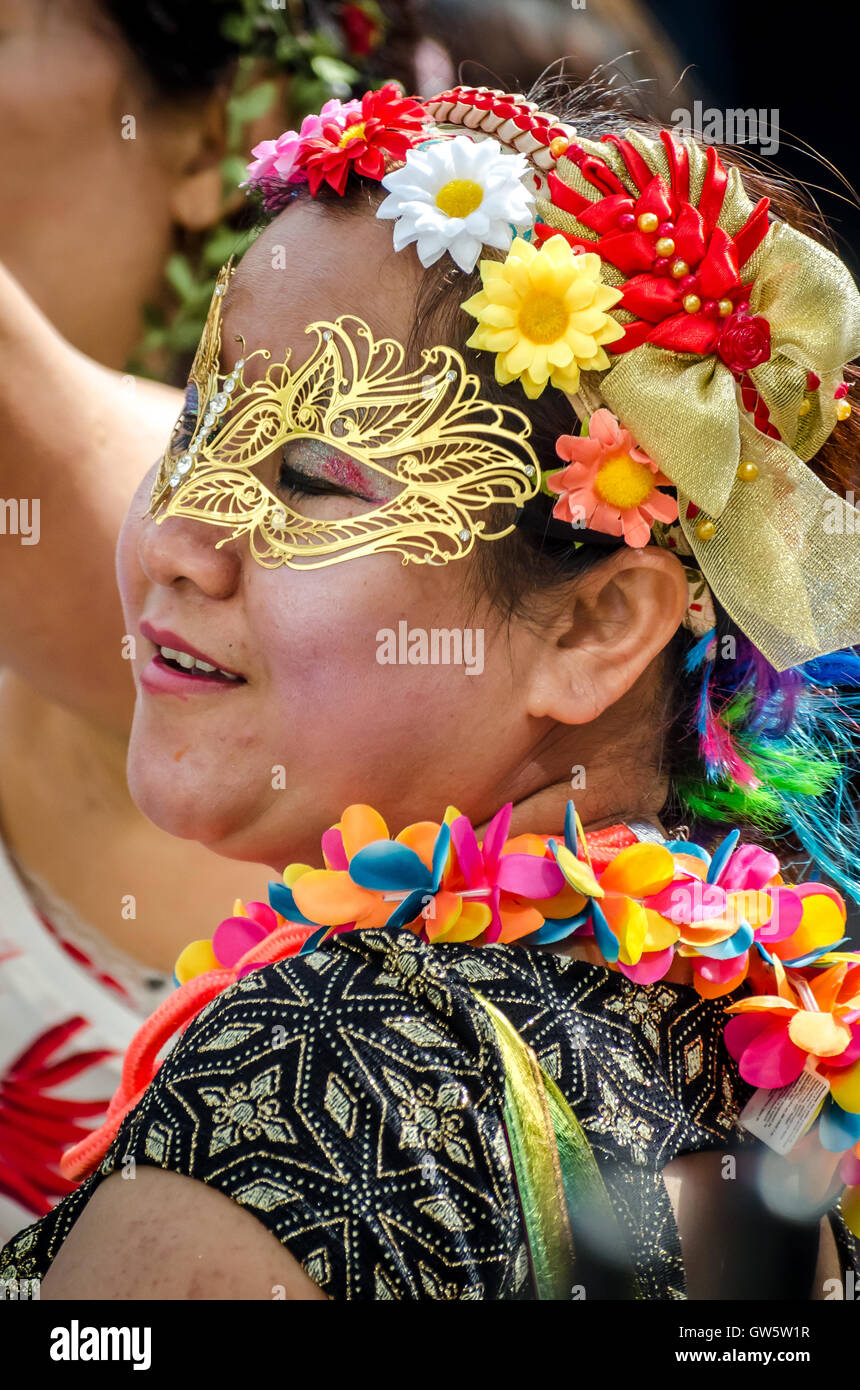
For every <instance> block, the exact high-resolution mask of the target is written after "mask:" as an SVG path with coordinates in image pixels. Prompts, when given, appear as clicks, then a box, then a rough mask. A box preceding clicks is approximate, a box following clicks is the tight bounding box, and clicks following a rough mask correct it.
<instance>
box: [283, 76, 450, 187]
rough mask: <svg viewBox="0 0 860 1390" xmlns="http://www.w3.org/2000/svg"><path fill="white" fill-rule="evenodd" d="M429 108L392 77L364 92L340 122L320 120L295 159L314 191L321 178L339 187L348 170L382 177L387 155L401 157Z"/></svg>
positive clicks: (416, 135) (417, 135)
mask: <svg viewBox="0 0 860 1390" xmlns="http://www.w3.org/2000/svg"><path fill="white" fill-rule="evenodd" d="M426 119H427V113H426V111H425V110H424V108H423V107H422V106H419V104H418V102H417V101H413V100H412V98H411V97H404V96H401V94H400V91H399V89H398V88H397V87H396V86H395V84H394V83H393V82H389V83H388V84H387V85H386V86H385V87H382V88H380V90H379V91H378V92H365V94H364V96H363V97H362V99H361V109H360V110H359V111H356V112H354V113H353V117H352V119H351V121H350V122H349V123H348V124H347V125H346V127H344V125H343V123H342V121H341V120H333V121H323V122H322V129H321V131H320V133H319V134H318V135H315V136H313V137H312V138H311V139H310V140H303V141H302V142H301V145H300V147H299V152H298V157H297V165H298V167H299V168H300V169H303V170H304V171H305V173H306V174H307V179H308V183H309V185H310V191H311V194H312V195H313V197H316V195H317V193H318V192H319V190H320V188H321V186H322V184H323V183H327V184H328V185H329V186H330V187H331V188H333V189H334V190H335V192H336V193H343V191H344V189H345V188H346V181H347V178H348V177H349V172H350V170H351V169H354V170H355V172H356V173H357V174H363V175H364V176H365V178H371V179H381V178H382V176H383V174H384V173H385V168H386V158H388V159H405V158H406V152H407V150H409V149H411V148H412V146H413V145H414V144H416V143H417V141H418V140H419V139H420V138H421V136H422V134H423V129H424V124H425V122H426Z"/></svg>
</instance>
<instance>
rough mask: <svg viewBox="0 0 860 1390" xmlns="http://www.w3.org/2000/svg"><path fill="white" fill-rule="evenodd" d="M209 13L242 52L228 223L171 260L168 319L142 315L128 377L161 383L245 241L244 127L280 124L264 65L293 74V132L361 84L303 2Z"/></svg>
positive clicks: (227, 2)
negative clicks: (310, 21)
mask: <svg viewBox="0 0 860 1390" xmlns="http://www.w3.org/2000/svg"><path fill="white" fill-rule="evenodd" d="M213 8H214V9H216V10H217V11H220V25H221V32H222V33H223V34H224V36H225V38H228V39H229V40H230V41H231V42H232V43H233V44H235V46H236V48H237V49H238V50H239V59H238V63H237V66H236V75H235V79H234V82H233V89H232V91H231V93H230V96H229V98H228V100H227V147H228V148H227V154H226V157H225V158H224V160H223V161H222V164H221V176H222V181H223V189H224V202H225V215H224V217H223V218H222V220H221V221H220V222H219V223H218V224H217V225H216V226H215V227H213V228H212V229H211V231H210V232H209V233H208V234H207V235H206V236H205V237H204V238H203V240H202V243H201V245H200V247H199V251H198V252H197V254H195V256H194V257H193V258H191V257H189V256H188V255H184V254H180V253H179V252H177V253H175V254H174V255H172V256H171V257H170V259H169V260H168V262H167V265H166V266H165V271H164V275H165V280H166V281H167V284H168V285H169V287H170V290H171V292H172V294H173V296H174V299H175V305H174V307H173V308H172V309H171V310H170V312H169V313H165V312H164V310H163V309H161V308H160V307H158V306H154V305H147V306H145V308H144V315H143V317H144V329H145V331H144V335H143V338H142V340H141V342H140V343H139V345H138V347H137V349H136V350H135V352H134V353H133V354H132V357H131V358H130V359H129V361H128V363H127V364H126V370H127V371H129V372H133V373H135V374H137V375H143V376H148V375H154V376H156V377H158V378H159V379H162V380H165V379H166V380H170V379H173V378H174V377H175V376H176V374H177V368H178V364H179V363H180V362H181V361H182V359H184V358H187V356H188V355H189V354H190V353H192V352H193V350H194V348H195V347H196V344H197V341H198V339H199V337H200V333H201V330H202V328H203V323H204V321H205V318H206V311H207V309H208V307H209V302H210V300H211V298H212V291H213V289H214V287H215V276H216V274H217V271H218V268H219V267H220V266H221V265H223V263H224V261H225V260H227V259H228V257H229V256H230V255H231V254H232V253H233V252H234V251H235V250H236V247H237V244H238V243H239V242H240V241H241V240H242V234H241V233H239V232H238V231H237V230H236V229H235V227H234V226H233V225H232V221H233V219H234V212H233V210H232V208H230V207H228V206H227V205H228V204H230V203H233V204H234V203H235V190H236V188H237V186H238V185H239V184H241V183H242V182H243V181H244V179H245V178H246V176H247V163H248V153H247V149H246V145H247V141H246V131H247V127H248V125H249V124H250V123H251V122H253V121H259V120H261V119H262V118H263V117H265V116H267V115H269V114H271V116H272V133H273V134H275V133H276V132H277V131H279V130H280V129H281V126H282V124H283V119H282V115H281V113H280V112H279V111H278V109H277V100H278V90H279V86H278V83H277V82H276V81H274V80H272V79H271V78H269V77H262V78H261V76H260V67H261V60H262V64H263V67H264V68H265V67H266V65H268V69H269V71H270V72H271V71H273V70H276V71H281V72H284V71H285V72H288V73H289V74H290V118H291V120H292V121H293V123H295V124H296V125H298V123H299V122H300V121H301V120H302V118H303V117H304V116H306V115H309V114H310V113H311V112H315V111H319V109H320V107H322V106H323V105H324V104H325V102H326V101H328V100H329V99H330V98H331V97H338V98H340V99H341V100H344V99H346V98H347V97H349V95H350V93H351V91H352V88H353V85H354V84H355V83H357V82H358V81H359V78H360V76H361V74H360V72H359V71H358V69H357V68H355V67H353V65H352V64H351V63H350V62H349V61H348V55H347V54H346V52H345V48H344V42H343V38H342V35H341V33H340V30H339V28H338V27H337V26H336V25H335V24H334V23H333V22H329V23H327V24H324V25H323V26H322V27H320V28H318V29H315V30H306V29H305V28H304V27H303V22H304V9H305V7H304V5H303V4H302V3H300V0H286V2H285V4H284V5H283V7H281V6H277V7H273V6H271V5H270V4H267V3H265V0H214V4H213ZM380 18H381V16H380Z"/></svg>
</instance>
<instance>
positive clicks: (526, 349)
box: [462, 236, 624, 400]
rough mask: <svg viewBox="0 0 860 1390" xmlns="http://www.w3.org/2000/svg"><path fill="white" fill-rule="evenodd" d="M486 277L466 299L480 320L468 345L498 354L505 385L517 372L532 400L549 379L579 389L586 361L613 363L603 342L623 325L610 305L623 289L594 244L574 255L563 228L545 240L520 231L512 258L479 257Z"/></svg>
mask: <svg viewBox="0 0 860 1390" xmlns="http://www.w3.org/2000/svg"><path fill="white" fill-rule="evenodd" d="M481 280H482V282H483V286H484V288H483V289H482V290H479V291H478V293H477V294H473V295H472V297H471V299H467V300H466V302H465V303H464V304H463V306H462V307H463V308H464V309H465V310H466V312H467V313H469V314H472V315H473V316H474V317H475V318H476V319H477V320H478V326H477V328H476V329H475V331H474V333H473V334H472V336H471V338H470V339H469V341H468V346H469V347H473V348H480V349H483V350H484V351H487V352H494V353H495V354H496V380H497V381H498V382H499V383H500V384H501V385H502V386H507V385H508V383H509V382H511V381H516V380H517V379H518V378H519V380H520V381H521V382H522V384H523V390H524V391H525V393H526V395H527V396H528V397H530V399H532V400H534V399H535V397H537V396H539V395H540V394H541V392H542V391H543V389H544V387H545V386H546V384H547V381H551V382H552V384H553V386H557V387H558V388H559V390H561V391H576V390H577V388H578V386H579V373H580V369H582V370H584V371H589V372H593V371H604V370H605V369H606V368H607V367H608V366H609V365H610V363H609V358H608V357H607V356H606V353H605V352H604V351H603V347H602V346H601V345H602V344H603V343H614V342H615V341H616V339H618V338H621V337H623V336H624V330H623V328H621V327H620V325H619V324H617V323H616V322H615V320H614V319H612V318H610V317H609V315H608V314H607V312H606V310H607V309H610V308H611V307H612V305H613V304H617V303H618V301H619V299H620V298H621V293H622V292H621V290H619V289H613V288H612V287H611V286H609V285H604V284H603V283H602V282H601V279H600V257H599V256H598V255H596V254H595V253H594V252H591V251H589V252H586V253H584V254H583V253H580V254H578V255H575V254H574V251H573V248H572V247H571V246H570V244H569V242H567V241H566V240H565V238H564V237H563V236H551V237H549V239H548V240H547V241H545V242H544V243H543V245H542V246H541V247H540V248H538V247H536V246H533V245H532V244H531V243H530V242H528V241H523V240H522V238H521V237H517V238H516V240H515V241H514V242H513V244H512V246H511V249H510V252H509V254H508V258H507V260H506V261H481Z"/></svg>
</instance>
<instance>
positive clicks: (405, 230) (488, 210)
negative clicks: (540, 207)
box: [376, 135, 535, 271]
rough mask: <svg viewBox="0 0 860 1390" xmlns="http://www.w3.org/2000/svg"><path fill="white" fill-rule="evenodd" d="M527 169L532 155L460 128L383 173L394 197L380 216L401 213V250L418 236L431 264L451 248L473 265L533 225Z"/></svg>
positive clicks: (397, 230) (397, 233)
mask: <svg viewBox="0 0 860 1390" xmlns="http://www.w3.org/2000/svg"><path fill="white" fill-rule="evenodd" d="M528 172H529V170H528V164H527V161H526V158H525V155H521V154H505V153H504V152H503V150H502V149H501V146H500V145H498V144H497V142H496V141H494V140H479V141H476V140H470V139H469V137H468V135H457V136H455V137H454V139H453V140H440V141H438V142H436V143H434V144H432V145H428V146H426V147H425V148H424V149H413V150H409V152H408V153H407V155H406V163H405V164H404V166H403V168H402V169H396V170H395V171H394V172H393V173H391V174H386V175H385V178H384V179H383V180H382V186H383V188H386V189H388V197H387V198H386V199H385V201H384V202H383V203H381V204H380V206H379V208H378V209H377V212H376V215H377V217H382V218H392V219H396V222H395V227H394V249H395V251H402V250H403V248H404V246H409V245H410V244H411V243H412V242H413V241H414V242H416V243H417V248H416V249H417V251H418V259H419V260H420V262H421V264H422V265H423V266H424V267H425V268H426V267H427V266H430V265H433V263H434V261H438V259H439V257H440V256H443V255H444V254H445V252H446V251H448V252H449V253H450V255H451V258H452V259H453V260H454V261H455V262H456V264H457V265H458V266H459V267H460V269H461V270H465V271H470V270H474V268H475V266H476V264H477V262H478V257H479V256H480V254H481V251H482V249H483V247H485V246H495V247H498V249H499V250H500V251H507V250H508V248H509V247H510V245H511V243H512V241H513V239H514V236H515V235H516V232H517V231H524V230H525V229H526V228H528V227H531V226H532V225H533V223H534V218H535V214H534V195H533V194H532V193H531V191H530V189H528V188H527V187H526V185H525V184H524V183H523V179H524V177H525V176H526V175H527V174H528Z"/></svg>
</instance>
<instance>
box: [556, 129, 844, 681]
mask: <svg viewBox="0 0 860 1390" xmlns="http://www.w3.org/2000/svg"><path fill="white" fill-rule="evenodd" d="M626 139H628V140H629V141H630V142H631V144H633V145H634V146H635V147H636V149H637V150H638V151H639V153H640V154H641V155H642V157H643V159H644V160H645V162H646V163H647V165H648V166H649V168H650V169H651V170H652V171H653V172H654V173H655V174H660V175H661V176H662V177H663V178H664V179H666V181H667V182H668V181H669V168H668V161H667V159H666V154H665V151H664V149H663V146H662V145H661V144H658V143H656V142H654V141H652V140H648V139H646V138H645V137H644V136H642V135H639V134H638V132H636V131H627V132H626ZM579 143H580V144H581V145H582V146H583V148H584V149H586V150H587V151H588V152H589V153H590V154H595V155H599V156H600V157H601V158H603V159H605V160H606V162H607V163H608V164H609V165H610V166H611V167H612V169H613V170H614V172H615V173H616V174H617V175H618V177H619V179H620V180H621V182H622V183H623V184H624V186H625V187H626V188H628V189H629V190H630V192H631V194H633V196H636V190H635V188H634V187H633V185H632V182H631V179H630V175H629V174H628V173H627V170H626V166H625V165H624V162H623V160H622V158H621V155H620V154H619V153H618V151H617V150H616V149H615V147H614V146H612V145H606V144H596V143H594V142H592V141H588V140H580V141H579ZM684 143H685V145H686V148H687V150H688V153H689V157H690V175H691V177H690V192H691V202H693V203H694V204H695V203H696V202H697V201H698V197H699V194H700V192H701V188H702V183H703V180H704V175H705V169H706V158H705V152H704V150H702V149H701V148H700V147H699V146H697V145H696V144H695V143H694V142H692V141H685V142H684ZM557 173H558V176H559V177H560V178H561V179H562V181H563V182H565V183H567V184H569V185H570V186H571V187H573V188H575V189H576V190H577V191H578V192H579V193H582V194H583V195H585V196H586V197H588V198H589V199H591V200H592V201H594V200H595V199H596V196H597V193H596V190H595V189H594V187H593V186H592V185H591V184H589V183H588V182H587V181H586V180H585V179H584V178H583V176H582V174H581V172H580V170H579V168H578V167H577V166H576V165H575V164H574V163H573V162H572V161H571V160H568V159H562V160H560V161H559V165H558V168H557ZM752 207H753V205H752V203H751V202H750V200H749V198H748V197H747V195H746V193H745V192H744V189H743V185H742V183H741V178H740V174H739V172H738V170H737V169H732V170H731V171H730V172H729V180H728V185H727V188H726V194H725V199H724V202H723V207H722V211H721V214H720V217H719V223H720V225H721V226H722V227H724V228H725V230H726V231H727V232H728V233H729V234H730V235H733V234H735V233H736V232H737V231H739V229H740V227H741V226H742V225H743V223H744V222H745V221H746V219H747V218H748V216H749V214H750V212H751V211H752ZM538 210H539V213H540V216H541V218H542V220H543V221H545V222H547V223H548V224H549V225H550V226H554V227H558V228H559V230H562V231H571V232H575V233H576V234H577V235H579V236H585V237H587V238H588V239H590V240H594V239H596V238H595V236H594V233H592V232H590V231H589V230H588V229H587V228H585V227H583V225H582V224H581V223H579V222H578V221H577V220H576V219H575V218H574V217H572V216H571V215H570V214H569V213H565V212H564V211H562V210H561V209H559V208H556V207H555V206H553V205H552V204H551V203H549V202H548V201H546V200H545V199H541V200H539V204H538ZM604 278H605V279H606V280H607V281H608V283H610V284H616V285H618V284H623V282H624V279H625V277H624V276H623V275H621V273H620V272H619V271H617V270H615V268H614V267H612V266H611V265H606V264H604ZM741 279H742V280H743V281H744V283H749V282H750V281H752V282H753V288H752V291H751V293H750V301H749V303H750V313H751V314H753V315H761V316H763V317H764V318H766V319H767V321H768V323H769V325H770V338H771V354H770V358H769V360H768V361H767V362H764V363H762V364H761V365H760V366H758V367H753V368H752V369H751V370H750V372H749V376H750V379H751V381H752V382H753V384H754V386H755V388H756V390H757V391H758V393H759V395H760V396H761V398H762V400H763V401H764V402H765V404H766V405H767V408H768V410H769V412H770V418H771V420H772V422H773V424H774V425H775V426H776V428H777V429H778V430H779V432H780V434H781V436H782V439H781V441H779V440H774V439H772V438H770V437H768V436H765V435H764V434H762V433H761V432H760V431H759V430H757V429H756V428H755V426H754V424H753V421H752V416H751V415H749V414H748V413H747V412H746V411H745V410H744V409H743V407H742V403H741V401H740V397H739V388H738V386H737V385H736V382H735V379H734V377H733V375H732V373H731V372H730V371H729V369H728V367H726V365H725V364H724V363H723V362H722V360H721V359H720V358H719V357H718V356H717V354H716V353H712V354H710V355H708V356H706V357H703V356H699V355H697V354H693V353H678V352H673V351H671V350H667V349H665V348H658V347H654V346H652V345H651V344H648V343H645V344H643V345H642V346H641V347H638V348H635V349H633V350H632V351H631V352H628V353H624V354H621V355H619V356H617V357H616V358H615V359H614V361H613V365H612V367H611V368H610V369H609V371H607V372H604V373H602V374H598V373H591V374H589V376H588V377H587V378H586V377H585V376H583V378H582V379H581V382H580V392H579V394H580V397H581V398H582V400H583V401H584V402H585V404H586V405H587V407H588V408H589V409H590V410H594V409H596V408H597V407H598V406H600V405H603V404H605V405H607V406H608V407H609V408H610V409H611V410H612V411H613V412H614V413H615V414H616V415H617V416H618V418H619V419H620V420H621V422H622V423H623V424H624V426H625V427H626V428H627V429H629V430H630V431H631V433H632V434H633V435H634V437H635V438H636V441H637V443H638V444H639V445H640V447H641V448H643V449H644V450H645V451H646V452H647V453H648V454H649V455H650V457H651V458H652V459H654V461H655V462H656V463H657V465H658V467H659V468H660V469H661V470H662V471H663V472H664V473H665V474H666V476H667V477H669V478H671V479H672V482H673V484H674V485H675V487H676V489H677V492H678V505H679V511H680V520H681V525H682V528H683V531H684V534H685V536H686V537H687V539H688V541H689V543H690V546H691V548H692V550H693V553H694V555H695V557H696V560H697V562H698V563H699V565H700V566H701V569H702V573H703V575H704V577H705V579H706V580H707V583H708V586H709V587H710V588H711V590H712V591H713V593H714V595H715V596H716V598H717V599H718V600H719V602H720V603H721V604H722V606H723V607H724V608H725V609H726V611H727V612H728V613H729V615H730V617H731V618H732V619H733V620H734V621H735V622H736V623H737V625H738V626H739V627H740V628H741V629H742V631H744V632H745V633H746V634H747V636H748V637H749V638H750V639H751V640H752V641H753V642H754V643H755V644H756V646H757V647H758V648H759V650H760V651H762V652H763V653H764V655H765V656H766V657H767V659H768V660H769V661H770V662H771V664H772V665H773V666H774V667H775V668H776V670H778V671H782V670H785V669H787V668H788V667H789V666H794V665H797V664H799V663H800V662H803V661H807V660H809V659H810V658H812V657H815V656H818V655H822V654H823V653H826V652H828V651H834V650H837V649H838V648H841V647H846V646H850V645H853V644H855V643H857V642H860V513H858V511H857V510H855V508H854V507H853V506H852V505H851V504H850V502H844V501H842V500H841V499H840V498H839V497H838V496H837V495H836V494H834V493H833V492H831V490H830V489H829V488H828V487H827V486H826V485H825V484H824V483H823V482H821V481H820V479H819V478H818V477H817V476H816V475H815V474H814V473H813V472H812V471H811V470H810V469H809V468H807V467H806V462H805V461H806V460H809V459H810V458H812V457H813V456H814V454H815V453H817V451H818V450H819V449H820V447H821V445H822V444H823V443H824V441H825V439H827V437H828V435H829V434H830V433H831V431H832V430H833V428H834V426H835V425H836V424H837V416H836V402H835V400H834V399H833V392H834V390H835V389H836V387H837V386H838V385H839V383H840V381H841V380H842V368H843V366H844V365H845V364H846V363H847V362H849V361H850V360H851V359H852V358H853V357H855V356H857V354H858V353H860V295H858V292H857V287H856V286H855V284H854V281H853V280H852V278H851V276H850V274H849V272H848V270H847V268H846V267H845V266H844V265H843V263H842V262H841V261H840V260H839V259H838V258H837V257H836V256H834V255H833V254H832V253H831V252H830V251H828V250H826V248H825V247H823V246H820V245H819V244H818V243H817V242H814V241H812V240H811V239H810V238H809V237H807V236H805V235H804V234H803V233H801V232H798V231H796V230H795V229H794V228H792V227H789V226H787V225H786V224H784V223H774V224H772V225H771V227H770V229H769V231H768V233H767V235H766V237H765V239H764V241H763V242H762V243H761V245H760V246H759V247H758V248H757V250H756V251H755V252H754V253H753V255H752V256H751V257H750V259H749V260H748V261H747V263H746V264H745V265H744V266H742V267H741ZM617 317H618V318H619V320H620V321H622V322H630V321H631V317H632V316H631V315H630V314H627V313H624V312H618V313H617ZM610 355H611V352H610ZM810 371H812V372H815V373H816V375H817V376H818V377H819V378H820V382H821V384H820V388H819V389H818V390H816V391H808V389H807V384H806V383H807V374H808V373H809V372H810ZM807 399H808V400H809V402H810V408H809V410H808V411H806V412H805V413H804V414H803V415H800V414H799V410H800V408H801V406H802V405H803V402H804V401H805V400H807ZM742 462H744V463H745V462H751V463H755V464H756V466H757V468H758V474H757V475H756V477H755V479H754V480H753V481H751V482H747V481H743V480H741V479H739V478H738V474H737V470H738V465H739V464H740V463H742ZM690 502H692V503H694V504H695V506H696V507H697V508H698V509H699V512H700V513H704V515H705V517H706V518H710V519H712V520H713V521H714V522H715V532H714V535H713V537H712V538H711V539H710V540H701V539H700V538H699V537H698V536H697V534H696V529H695V528H696V524H697V522H698V521H699V520H700V518H699V517H696V518H695V519H694V520H689V519H687V517H686V515H685V513H686V510H687V507H688V505H689V503H690ZM655 540H656V541H657V543H658V544H659V535H655Z"/></svg>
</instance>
